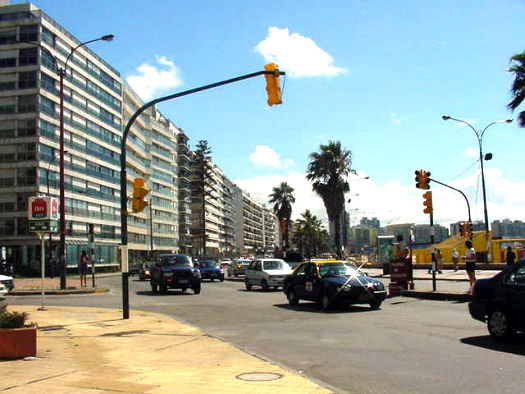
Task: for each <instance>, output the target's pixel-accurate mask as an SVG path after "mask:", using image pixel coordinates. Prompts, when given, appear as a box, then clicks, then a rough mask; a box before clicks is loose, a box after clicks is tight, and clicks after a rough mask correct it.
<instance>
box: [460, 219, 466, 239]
mask: <svg viewBox="0 0 525 394" xmlns="http://www.w3.org/2000/svg"><path fill="white" fill-rule="evenodd" d="M459 235H461V236H462V237H464V236H465V223H463V222H461V223H460V224H459Z"/></svg>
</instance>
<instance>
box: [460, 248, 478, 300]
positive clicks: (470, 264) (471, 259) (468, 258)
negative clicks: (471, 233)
mask: <svg viewBox="0 0 525 394" xmlns="http://www.w3.org/2000/svg"><path fill="white" fill-rule="evenodd" d="M465 247H466V248H467V252H466V253H465V256H463V257H462V258H463V259H464V260H465V263H466V271H467V275H468V279H469V282H470V289H469V291H468V292H469V294H472V288H473V287H474V284H475V283H476V250H475V249H474V248H473V247H472V241H470V240H467V241H465Z"/></svg>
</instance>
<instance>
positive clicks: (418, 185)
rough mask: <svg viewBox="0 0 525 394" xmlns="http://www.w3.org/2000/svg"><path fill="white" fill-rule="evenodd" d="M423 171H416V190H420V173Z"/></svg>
mask: <svg viewBox="0 0 525 394" xmlns="http://www.w3.org/2000/svg"><path fill="white" fill-rule="evenodd" d="M422 171H423V170H416V188H418V189H421V172H422Z"/></svg>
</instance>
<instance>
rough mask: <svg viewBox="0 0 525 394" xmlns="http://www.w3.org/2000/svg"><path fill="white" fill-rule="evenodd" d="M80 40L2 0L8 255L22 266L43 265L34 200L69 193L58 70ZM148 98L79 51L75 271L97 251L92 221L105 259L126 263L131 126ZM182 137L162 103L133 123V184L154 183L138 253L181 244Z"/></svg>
mask: <svg viewBox="0 0 525 394" xmlns="http://www.w3.org/2000/svg"><path fill="white" fill-rule="evenodd" d="M80 43H81V42H80V41H79V40H77V39H76V38H75V37H73V36H72V35H71V34H70V33H69V32H68V31H66V30H65V29H64V28H63V27H61V26H60V25H59V24H58V23H56V22H55V21H54V20H53V19H51V18H50V17H49V16H48V15H46V14H45V13H44V12H43V11H41V10H39V9H38V8H37V7H35V6H34V5H31V4H17V5H6V6H0V256H1V257H3V258H7V259H8V260H10V261H12V262H13V263H14V264H15V269H16V270H17V271H23V270H24V269H26V268H28V267H31V268H33V269H35V268H37V267H38V262H39V260H40V248H39V247H38V244H39V241H38V238H37V237H36V235H35V234H33V233H30V232H29V231H28V223H27V219H26V217H27V202H28V198H29V197H30V196H33V195H51V196H56V197H58V196H59V115H60V110H59V105H60V104H59V102H60V100H59V77H58V72H57V71H58V69H60V68H63V67H64V64H65V61H66V59H67V58H68V56H69V55H70V54H71V53H72V51H73V49H74V48H76V47H77V46H78V45H79V44H80ZM124 85H125V84H124ZM141 104H142V103H141V101H140V99H139V98H138V97H137V95H136V94H135V93H133V91H132V89H131V88H129V87H128V86H123V83H122V79H121V76H120V74H119V73H118V71H117V70H115V69H114V68H113V67H111V66H110V65H109V64H108V63H107V62H105V61H104V60H103V59H101V58H100V57H99V56H97V55H96V54H95V53H94V52H93V51H92V50H90V49H89V48H88V47H87V46H81V47H79V48H78V49H77V50H75V51H74V54H73V56H71V57H70V59H69V62H68V64H67V69H66V74H65V78H64V111H63V113H64V129H65V132H64V136H65V151H66V154H65V166H64V168H65V197H66V198H65V200H66V201H65V202H66V204H65V212H66V261H67V264H68V266H69V267H76V266H77V264H78V259H79V256H80V253H81V251H82V250H86V249H87V248H88V238H87V231H88V230H87V225H88V224H91V225H93V228H94V244H93V249H94V258H95V261H96V263H97V264H100V265H118V259H119V257H118V245H119V244H120V147H121V138H122V130H123V128H124V126H125V124H126V123H127V120H128V119H129V117H130V116H131V115H132V114H133V113H134V112H135V110H136V109H137V108H138V107H139V106H140V105H141ZM177 134H178V130H177V128H176V127H175V125H173V124H172V123H171V122H169V121H168V120H167V119H165V118H164V117H163V116H162V115H161V114H160V113H159V112H158V111H157V110H156V109H155V108H151V109H150V110H149V111H147V112H146V113H144V114H143V115H141V116H140V117H139V119H137V121H136V122H135V123H134V125H133V127H132V129H131V132H130V136H129V139H128V142H127V145H126V146H127V168H128V182H129V183H130V186H129V188H128V190H132V188H131V182H132V181H133V179H134V178H135V177H142V178H144V179H146V181H147V183H148V185H149V187H150V188H151V189H152V191H151V194H150V196H149V197H150V198H149V199H150V201H151V202H152V204H151V205H150V208H151V209H148V208H147V209H146V210H145V211H144V212H143V213H141V214H138V215H134V214H130V216H129V220H128V222H129V246H130V248H129V249H130V256H131V258H133V257H142V256H144V255H145V254H146V253H148V252H149V249H150V248H151V245H153V247H154V249H155V250H166V251H168V250H169V251H172V250H173V251H174V250H177V244H178V224H177V221H178V213H177V206H178V196H177V194H178V191H177V179H176V178H177V175H176V174H177V171H176V165H177ZM152 241H153V242H152ZM58 243H59V236H58V234H56V235H53V236H52V237H51V239H50V240H49V239H48V240H47V241H46V251H51V252H52V254H53V257H57V256H58ZM48 257H49V252H48Z"/></svg>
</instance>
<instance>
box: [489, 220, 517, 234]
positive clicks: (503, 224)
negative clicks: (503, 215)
mask: <svg viewBox="0 0 525 394" xmlns="http://www.w3.org/2000/svg"><path fill="white" fill-rule="evenodd" d="M490 228H491V230H492V236H493V237H494V238H525V222H522V221H521V220H509V219H504V220H494V221H493V222H492V223H491V226H490Z"/></svg>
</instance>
